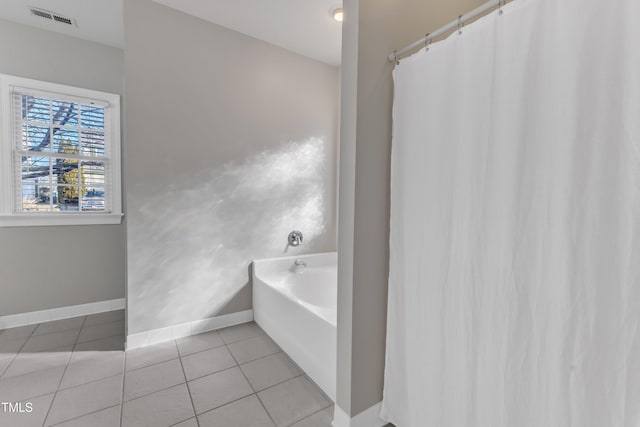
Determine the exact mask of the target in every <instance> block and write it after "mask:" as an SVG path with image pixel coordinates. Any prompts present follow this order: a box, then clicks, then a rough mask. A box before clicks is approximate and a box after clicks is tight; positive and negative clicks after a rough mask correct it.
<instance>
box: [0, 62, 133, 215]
mask: <svg viewBox="0 0 640 427" xmlns="http://www.w3.org/2000/svg"><path fill="white" fill-rule="evenodd" d="M0 130H1V132H2V133H1V134H0V226H23V225H24V226H30V225H69V224H117V223H120V220H121V217H122V212H121V204H122V202H121V194H120V193H121V189H120V97H119V96H118V95H114V94H110V93H104V92H97V91H93V90H87V89H80V88H76V87H71V86H63V85H58V84H52V83H47V82H41V81H37V80H30V79H23V78H19V77H13V76H7V75H2V74H0Z"/></svg>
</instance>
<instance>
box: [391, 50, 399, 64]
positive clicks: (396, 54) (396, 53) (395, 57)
mask: <svg viewBox="0 0 640 427" xmlns="http://www.w3.org/2000/svg"><path fill="white" fill-rule="evenodd" d="M393 59H394V60H395V61H396V65H400V60H399V59H398V51H397V50H394V51H393Z"/></svg>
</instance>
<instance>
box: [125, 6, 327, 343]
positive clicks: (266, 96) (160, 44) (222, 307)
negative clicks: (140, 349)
mask: <svg viewBox="0 0 640 427" xmlns="http://www.w3.org/2000/svg"><path fill="white" fill-rule="evenodd" d="M124 63H125V67H124V68H125V81H126V104H125V121H126V137H127V141H128V143H127V146H126V150H125V158H126V162H125V170H126V174H125V178H126V182H127V207H128V291H127V296H128V308H129V313H128V316H129V317H128V327H129V329H128V333H129V334H132V333H139V332H143V331H146V330H152V329H156V328H161V327H165V326H170V325H174V324H178V323H182V322H187V321H191V320H197V319H202V318H207V317H212V316H216V315H221V314H226V313H231V312H237V311H242V310H246V309H249V308H251V289H250V286H249V264H250V262H251V260H252V259H255V258H262V257H274V256H280V255H283V254H284V253H285V247H286V242H287V235H288V233H289V232H290V231H292V230H294V229H299V230H301V231H302V232H303V233H304V235H305V240H304V244H303V245H302V246H301V247H300V248H298V249H293V250H292V249H289V252H288V254H294V253H309V252H320V251H332V250H335V246H336V243H335V235H336V218H335V216H336V215H335V212H336V206H335V198H336V193H335V190H336V178H335V176H336V157H337V152H336V151H337V122H338V104H339V102H338V90H337V87H338V79H339V71H338V69H337V68H335V67H332V66H328V65H326V64H322V63H319V62H316V61H313V60H311V59H307V58H304V57H301V56H299V55H296V54H293V53H291V52H288V51H286V50H283V49H281V48H278V47H275V46H272V45H269V44H267V43H264V42H261V41H258V40H256V39H252V38H250V37H247V36H244V35H242V34H239V33H237V32H234V31H231V30H228V29H225V28H222V27H219V26H216V25H214V24H211V23H208V22H205V21H202V20H199V19H197V18H194V17H191V16H188V15H185V14H182V13H179V12H177V11H175V10H173V9H169V8H166V7H164V6H161V5H159V4H157V3H154V2H152V1H150V0H135V1H127V2H125V60H124Z"/></svg>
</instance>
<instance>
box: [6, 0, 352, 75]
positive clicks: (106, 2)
mask: <svg viewBox="0 0 640 427" xmlns="http://www.w3.org/2000/svg"><path fill="white" fill-rule="evenodd" d="M154 1H155V2H157V3H160V4H162V5H165V6H168V7H171V8H173V9H176V10H179V11H181V12H184V13H187V14H189V15H193V16H197V17H199V18H202V19H205V20H207V21H209V22H213V23H215V24H218V25H221V26H223V27H226V28H230V29H232V30H235V31H238V32H240V33H243V34H247V35H249V36H251V37H255V38H257V39H260V40H264V41H266V42H268V43H271V44H274V45H276V46H280V47H282V48H285V49H287V50H290V51H293V52H296V53H298V54H300V55H304V56H307V57H310V58H313V59H316V60H318V61H322V62H325V63H328V64H331V65H339V64H340V56H341V40H342V27H341V24H340V23H339V22H336V21H334V20H333V18H332V17H331V16H330V14H329V11H330V10H331V9H332V8H334V7H338V6H340V5H341V4H342V0H268V1H265V0H154ZM122 2H123V0H0V19H5V20H8V21H15V22H18V23H21V24H24V25H29V26H32V27H37V28H41V29H44V30H49V31H54V32H57V33H61V34H66V35H69V36H72V37H78V38H81V39H85V40H91V41H94V42H97V43H102V44H106V45H109V46H114V47H119V48H122V47H123V39H124V36H123V32H124V29H123V18H122ZM29 6H34V7H38V8H41V9H45V10H49V11H52V12H56V13H59V14H62V15H65V16H68V17H71V18H74V19H75V20H76V22H77V27H72V26H69V25H65V24H60V23H58V22H52V21H48V20H46V19H43V18H39V17H37V16H32V15H31V13H30V12H29V8H28V7H29Z"/></svg>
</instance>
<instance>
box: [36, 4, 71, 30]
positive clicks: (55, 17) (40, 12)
mask: <svg viewBox="0 0 640 427" xmlns="http://www.w3.org/2000/svg"><path fill="white" fill-rule="evenodd" d="M29 11H30V12H31V15H33V16H37V17H39V18H43V19H46V20H49V21H54V22H59V23H61V24H65V25H71V26H73V27H77V25H76V20H75V19H73V18H69V17H68V16H64V15H60V14H59V13H55V12H51V11H49V10H45V9H40V8H37V7H29Z"/></svg>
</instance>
